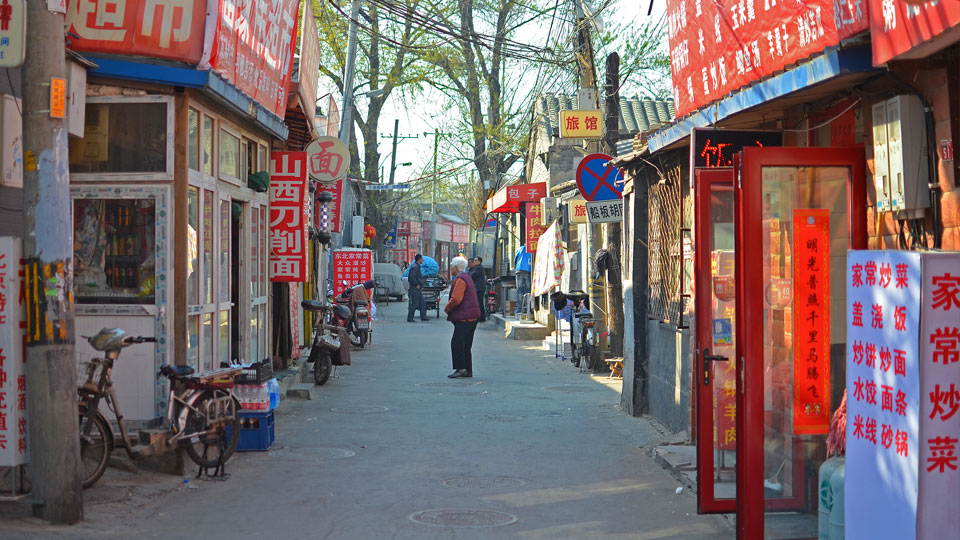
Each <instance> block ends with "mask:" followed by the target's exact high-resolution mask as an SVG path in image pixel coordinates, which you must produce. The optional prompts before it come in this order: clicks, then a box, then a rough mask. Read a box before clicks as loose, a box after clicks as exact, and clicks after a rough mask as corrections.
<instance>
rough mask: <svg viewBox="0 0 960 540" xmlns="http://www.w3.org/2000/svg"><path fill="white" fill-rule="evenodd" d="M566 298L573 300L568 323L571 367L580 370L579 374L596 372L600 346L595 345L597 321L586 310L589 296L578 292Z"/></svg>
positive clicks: (572, 292)
mask: <svg viewBox="0 0 960 540" xmlns="http://www.w3.org/2000/svg"><path fill="white" fill-rule="evenodd" d="M566 297H567V298H569V299H570V300H573V305H574V312H573V314H572V320H571V321H570V322H571V331H570V340H571V342H572V343H571V345H572V346H571V348H572V349H573V350H572V353H573V365H574V366H576V367H578V368H580V372H581V373H582V372H584V371H590V372H593V371H596V370H597V367H598V364H599V363H600V346H599V343H597V332H596V324H597V321H596V319H595V318H594V317H593V313H591V312H590V310H589V309H588V308H587V300H588V299H589V295H587V294H586V293H583V292H580V291H571V292H570V293H567V295H566Z"/></svg>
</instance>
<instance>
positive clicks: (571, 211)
mask: <svg viewBox="0 0 960 540" xmlns="http://www.w3.org/2000/svg"><path fill="white" fill-rule="evenodd" d="M586 222H587V201H586V200H585V199H570V200H569V201H568V202H567V223H571V224H573V223H586Z"/></svg>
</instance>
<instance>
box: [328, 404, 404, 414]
mask: <svg viewBox="0 0 960 540" xmlns="http://www.w3.org/2000/svg"><path fill="white" fill-rule="evenodd" d="M330 410H331V411H333V412H338V413H346V414H372V413H382V412H387V411H389V410H390V409H388V408H386V407H377V406H374V405H352V406H348V407H334V408H332V409H330Z"/></svg>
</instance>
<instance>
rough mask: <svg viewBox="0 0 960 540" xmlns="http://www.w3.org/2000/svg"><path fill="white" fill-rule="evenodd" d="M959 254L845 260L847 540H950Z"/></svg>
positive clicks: (959, 488)
mask: <svg viewBox="0 0 960 540" xmlns="http://www.w3.org/2000/svg"><path fill="white" fill-rule="evenodd" d="M958 413H960V253H923V254H921V253H916V252H907V251H850V252H849V253H848V257H847V432H846V436H847V460H846V482H845V488H844V489H845V491H844V498H845V505H846V506H845V512H846V513H845V525H846V537H847V538H851V539H860V538H864V539H866V538H897V539H904V540H910V539H915V538H920V539H928V538H929V539H934V538H936V539H940V538H956V536H957V531H958V530H960V529H958V527H960V513H958V512H957V511H956V501H957V496H958V494H960V463H958V460H960V453H958V450H960V449H958V442H960V414H958Z"/></svg>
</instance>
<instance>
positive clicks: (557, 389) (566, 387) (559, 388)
mask: <svg viewBox="0 0 960 540" xmlns="http://www.w3.org/2000/svg"><path fill="white" fill-rule="evenodd" d="M544 390H553V391H554V392H566V393H568V394H573V393H576V392H593V390H594V388H593V387H592V386H574V385H568V384H565V385H563V386H546V387H544Z"/></svg>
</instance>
